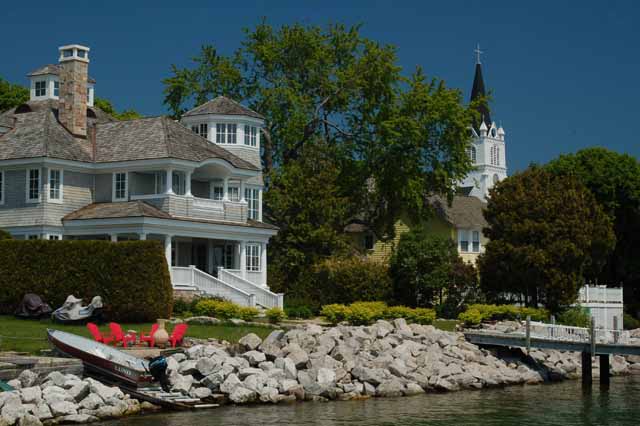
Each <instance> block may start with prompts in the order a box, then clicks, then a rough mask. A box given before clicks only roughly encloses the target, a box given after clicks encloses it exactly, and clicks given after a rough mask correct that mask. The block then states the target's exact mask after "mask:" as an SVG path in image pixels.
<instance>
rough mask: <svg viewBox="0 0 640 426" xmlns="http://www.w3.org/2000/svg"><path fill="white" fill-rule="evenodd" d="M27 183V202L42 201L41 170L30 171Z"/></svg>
mask: <svg viewBox="0 0 640 426" xmlns="http://www.w3.org/2000/svg"><path fill="white" fill-rule="evenodd" d="M27 183H28V187H27V201H38V200H40V169H30V170H29V172H28V176H27Z"/></svg>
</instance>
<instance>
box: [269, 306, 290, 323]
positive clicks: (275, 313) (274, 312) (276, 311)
mask: <svg viewBox="0 0 640 426" xmlns="http://www.w3.org/2000/svg"><path fill="white" fill-rule="evenodd" d="M265 315H266V316H267V319H268V320H269V322H270V323H272V324H277V323H279V322H281V321H282V320H284V319H285V318H286V317H287V315H286V314H285V313H284V311H283V310H282V309H280V308H271V309H267V311H266V312H265Z"/></svg>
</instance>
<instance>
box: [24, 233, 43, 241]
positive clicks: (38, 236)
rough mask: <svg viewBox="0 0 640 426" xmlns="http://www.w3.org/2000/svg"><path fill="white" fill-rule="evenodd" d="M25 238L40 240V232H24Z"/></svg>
mask: <svg viewBox="0 0 640 426" xmlns="http://www.w3.org/2000/svg"><path fill="white" fill-rule="evenodd" d="M31 237H36V238H31ZM24 239H25V240H40V239H41V237H40V234H25V236H24Z"/></svg>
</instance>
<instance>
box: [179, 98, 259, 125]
mask: <svg viewBox="0 0 640 426" xmlns="http://www.w3.org/2000/svg"><path fill="white" fill-rule="evenodd" d="M204 114H220V115H244V116H248V117H253V118H259V119H261V120H264V116H263V115H261V114H259V113H257V112H255V111H254V110H252V109H249V108H247V107H245V106H244V105H242V104H240V103H239V102H236V101H234V100H233V99H230V98H227V97H226V96H218V97H217V98H215V99H212V100H210V101H208V102H205V103H203V104H202V105H200V106H197V107H195V108H193V109H192V110H189V111H187V112H186V113H184V116H185V117H189V116H193V115H204Z"/></svg>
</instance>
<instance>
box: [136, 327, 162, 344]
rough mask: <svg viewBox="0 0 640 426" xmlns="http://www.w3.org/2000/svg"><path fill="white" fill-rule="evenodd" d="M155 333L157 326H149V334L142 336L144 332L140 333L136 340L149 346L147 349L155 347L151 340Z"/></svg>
mask: <svg viewBox="0 0 640 426" xmlns="http://www.w3.org/2000/svg"><path fill="white" fill-rule="evenodd" d="M156 331H158V324H157V323H155V324H153V325H152V326H151V332H150V333H149V334H144V331H143V332H141V333H140V337H139V338H138V340H140V342H147V343H148V344H149V347H151V348H152V347H153V346H154V345H155V341H154V339H153V335H154V334H155V333H156Z"/></svg>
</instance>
